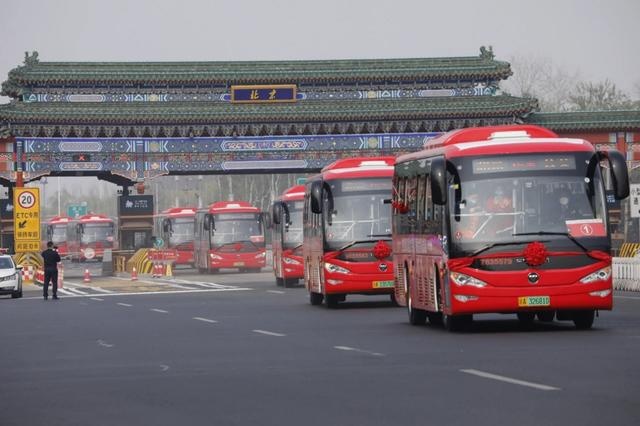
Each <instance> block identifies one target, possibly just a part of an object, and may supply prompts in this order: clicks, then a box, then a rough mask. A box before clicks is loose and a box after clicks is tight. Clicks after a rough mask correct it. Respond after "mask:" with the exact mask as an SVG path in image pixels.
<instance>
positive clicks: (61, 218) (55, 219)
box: [47, 216, 72, 225]
mask: <svg viewBox="0 0 640 426" xmlns="http://www.w3.org/2000/svg"><path fill="white" fill-rule="evenodd" d="M70 220H72V219H71V218H70V217H69V216H54V217H52V218H51V219H49V220H48V221H47V224H48V225H56V224H62V223H69V221H70Z"/></svg>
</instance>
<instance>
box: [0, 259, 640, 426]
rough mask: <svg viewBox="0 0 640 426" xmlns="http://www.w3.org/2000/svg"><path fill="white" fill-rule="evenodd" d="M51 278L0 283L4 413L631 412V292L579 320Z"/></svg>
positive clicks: (514, 418)
mask: <svg viewBox="0 0 640 426" xmlns="http://www.w3.org/2000/svg"><path fill="white" fill-rule="evenodd" d="M63 288H64V289H66V290H67V293H66V294H62V293H61V295H62V300H60V301H53V300H48V301H44V300H42V297H41V295H40V292H41V289H40V288H39V287H35V286H28V287H25V297H24V298H22V299H10V298H0V325H1V328H0V342H1V343H0V363H1V364H2V367H1V368H0V401H2V408H0V425H2V426H9V425H21V426H24V425H65V426H66V425H141V424H143V425H146V424H149V425H176V424H182V425H279V426H282V425H301V424H302V425H305V426H312V425H325V426H326V425H356V424H363V425H396V424H404V425H418V424H420V425H425V424H442V425H470V424H472V425H507V424H518V425H536V426H539V425H541V424H545V425H559V424H563V425H602V424H612V425H637V424H640V404H639V402H640V374H639V373H638V358H639V356H640V294H638V293H622V292H619V293H616V296H615V307H614V310H613V311H611V312H601V313H600V316H599V317H598V318H596V321H595V324H594V328H593V329H592V330H588V331H577V330H575V328H574V327H573V325H572V323H570V322H554V323H552V324H543V323H536V324H535V326H534V327H533V328H532V329H530V330H523V329H522V328H521V327H520V326H519V323H518V321H517V320H516V319H515V316H508V315H487V316H478V317H477V318H476V319H475V321H474V326H473V328H472V329H471V330H470V331H468V332H465V333H449V332H447V331H445V330H444V329H442V328H441V327H437V326H430V325H427V326H419V327H414V326H411V325H409V323H408V321H407V314H406V311H405V310H404V309H403V308H398V307H395V306H393V305H392V304H391V303H390V302H389V300H388V298H387V297H383V296H373V297H370V296H354V297H349V298H348V299H347V302H346V303H344V304H341V305H340V306H339V308H338V309H327V308H326V307H324V306H311V305H309V303H308V296H307V293H306V291H305V289H304V288H302V287H298V288H286V289H285V288H281V287H276V286H275V281H274V279H273V275H272V273H271V272H262V273H255V274H250V273H248V274H239V273H236V272H232V271H229V272H225V273H221V274H216V275H198V274H196V273H195V272H193V271H190V270H179V271H177V272H176V276H175V277H174V278H173V279H168V278H167V279H159V280H158V279H155V280H153V279H151V278H149V277H141V278H140V279H139V280H138V281H137V282H132V281H130V279H129V277H126V276H123V277H116V278H113V277H111V278H97V277H95V278H93V279H92V282H91V283H84V282H82V280H78V279H76V280H71V281H70V282H69V283H68V284H67V283H65V287H63ZM72 289H75V291H72ZM82 293H85V294H82Z"/></svg>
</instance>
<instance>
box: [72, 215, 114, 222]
mask: <svg viewBox="0 0 640 426" xmlns="http://www.w3.org/2000/svg"><path fill="white" fill-rule="evenodd" d="M75 220H76V221H79V222H83V223H87V222H113V219H111V218H110V217H109V216H106V215H103V214H94V213H89V214H85V215H83V216H80V217H77V218H75Z"/></svg>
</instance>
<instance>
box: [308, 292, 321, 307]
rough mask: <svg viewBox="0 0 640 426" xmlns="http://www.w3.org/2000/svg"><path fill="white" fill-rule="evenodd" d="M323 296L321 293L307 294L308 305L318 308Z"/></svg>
mask: <svg viewBox="0 0 640 426" xmlns="http://www.w3.org/2000/svg"><path fill="white" fill-rule="evenodd" d="M323 299H324V296H323V295H322V294H321V293H315V292H313V291H310V292H309V303H311V304H312V305H313V306H318V305H320V304H321V303H322V300H323Z"/></svg>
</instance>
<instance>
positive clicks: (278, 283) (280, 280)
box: [276, 277, 286, 287]
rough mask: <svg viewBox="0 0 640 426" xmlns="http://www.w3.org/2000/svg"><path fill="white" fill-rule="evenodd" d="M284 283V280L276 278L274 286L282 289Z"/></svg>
mask: <svg viewBox="0 0 640 426" xmlns="http://www.w3.org/2000/svg"><path fill="white" fill-rule="evenodd" d="M284 282H285V281H284V279H283V278H278V277H276V285H277V286H278V287H282V286H284V285H285V284H284ZM285 287H286V286H285Z"/></svg>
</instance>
